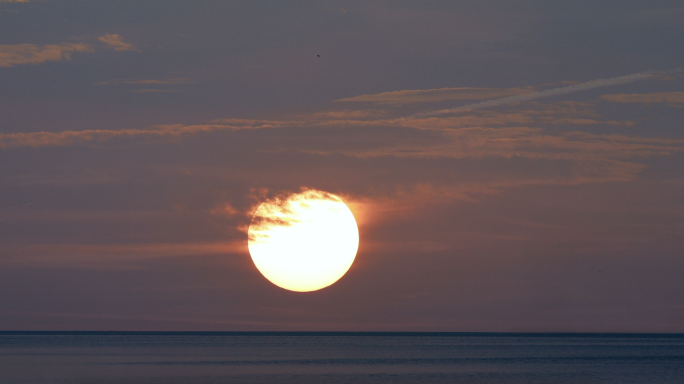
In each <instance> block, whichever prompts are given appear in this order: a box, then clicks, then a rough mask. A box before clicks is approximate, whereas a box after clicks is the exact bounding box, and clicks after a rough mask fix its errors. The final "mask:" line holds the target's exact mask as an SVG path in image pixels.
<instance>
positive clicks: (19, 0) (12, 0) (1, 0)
mask: <svg viewBox="0 0 684 384" xmlns="http://www.w3.org/2000/svg"><path fill="white" fill-rule="evenodd" d="M30 2H31V1H30V0H0V3H30Z"/></svg>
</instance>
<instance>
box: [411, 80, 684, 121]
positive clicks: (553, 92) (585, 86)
mask: <svg viewBox="0 0 684 384" xmlns="http://www.w3.org/2000/svg"><path fill="white" fill-rule="evenodd" d="M680 70H682V68H676V69H673V70H669V71H660V72H656V71H645V72H640V73H634V74H631V75H626V76H620V77H612V78H610V79H598V80H592V81H588V82H586V83H580V84H574V85H568V86H566V87H560V88H553V89H546V90H543V91H538V92H532V93H527V94H523V95H515V96H508V97H502V98H499V99H494V100H487V101H483V102H480V103H473V104H467V105H464V106H461V107H456V108H448V109H440V110H437V111H431V112H421V113H419V114H417V115H420V116H437V115H443V114H449V113H458V112H463V111H471V110H474V109H481V108H487V107H495V106H499V105H504V104H511V103H519V102H523V101H531V100H536V99H541V98H545V97H551V96H557V95H564V94H568V93H573V92H580V91H586V90H590V89H594V88H602V87H609V86H613V85H619V84H627V83H631V82H634V81H639V80H645V79H648V78H651V77H653V76H655V75H667V74H672V73H675V72H678V71H680Z"/></svg>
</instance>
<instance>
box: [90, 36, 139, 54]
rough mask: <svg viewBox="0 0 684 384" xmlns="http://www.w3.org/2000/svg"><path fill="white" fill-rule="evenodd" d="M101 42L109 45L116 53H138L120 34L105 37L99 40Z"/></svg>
mask: <svg viewBox="0 0 684 384" xmlns="http://www.w3.org/2000/svg"><path fill="white" fill-rule="evenodd" d="M97 39H98V40H100V41H101V42H103V43H105V44H107V45H108V46H109V47H110V48H112V49H114V50H115V51H138V49H136V48H135V46H134V45H133V44H129V43H126V42H124V41H123V37H122V36H121V35H119V34H116V33H112V34H107V35H103V36H100V37H98V38H97Z"/></svg>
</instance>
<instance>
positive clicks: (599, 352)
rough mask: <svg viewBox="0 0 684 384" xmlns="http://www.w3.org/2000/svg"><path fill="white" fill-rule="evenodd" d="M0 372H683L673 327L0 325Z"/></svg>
mask: <svg viewBox="0 0 684 384" xmlns="http://www.w3.org/2000/svg"><path fill="white" fill-rule="evenodd" d="M0 383H3V384H5V383H8V384H9V383H66V384H74V383H78V384H86V383H88V384H90V383H93V384H96V383H112V384H114V383H116V384H123V383H126V384H128V383H131V384H151V383H159V384H162V383H163V384H190V383H211V384H214V383H303V384H308V383H361V384H363V383H485V384H486V383H547V384H554V383H573V384H574V383H577V384H579V383H583V384H586V383H620V384H624V383H649V384H654V383H673V384H674V383H678V384H681V383H684V335H682V334H680V335H635V334H630V335H616V334H612V335H604V334H494V333H491V334H477V333H470V334H468V333H466V334H463V333H427V334H426V333H220V332H216V333H215V332H208V333H194V332H189V333H182V332H181V333H106V332H104V333H102V332H82V333H79V332H0Z"/></svg>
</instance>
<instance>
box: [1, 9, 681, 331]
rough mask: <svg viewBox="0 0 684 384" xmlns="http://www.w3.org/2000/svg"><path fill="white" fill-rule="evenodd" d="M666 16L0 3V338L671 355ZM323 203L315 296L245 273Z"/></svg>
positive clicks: (674, 21)
mask: <svg viewBox="0 0 684 384" xmlns="http://www.w3.org/2000/svg"><path fill="white" fill-rule="evenodd" d="M682 20H684V3H683V2H682V1H681V0H672V1H626V0H620V1H617V0H616V1H612V0H610V1H588V0H587V1H584V0H573V1H542V0H523V1H515V2H510V1H503V0H477V1H475V0H473V1H446V0H445V1H335V0H327V1H326V0H319V1H314V0H306V1H305V0H303V1H287V2H286V1H261V0H254V1H202V2H195V1H172V2H171V1H115V2H112V1H70V2H61V1H55V0H30V1H29V0H23V1H18V0H14V1H8V0H0V329H2V330H198V331H202V330H217V331H256V330H272V331H289V330H293V331H294V330H296V331H322V330H326V331H535V332H537V331H538V332H549V331H563V332H564V331H568V332H574V331H581V332H584V331H590V332H684V125H683V122H682V121H683V118H684V108H683V107H684V23H683V22H682ZM302 188H313V189H318V190H322V191H327V192H330V193H333V194H335V195H337V196H340V197H341V198H342V199H344V201H345V202H347V203H348V205H349V206H350V208H351V209H352V211H353V213H354V214H355V216H356V219H357V222H358V224H359V231H360V246H359V252H358V255H357V257H356V261H355V263H354V264H353V265H352V267H351V269H350V270H349V272H348V273H347V274H346V275H345V276H344V277H343V278H342V279H341V280H339V281H338V282H337V283H335V284H334V285H332V286H330V287H328V288H325V289H323V290H320V291H316V292H310V293H295V292H290V291H286V290H283V289H281V288H278V287H276V286H275V285H273V284H271V283H270V282H269V281H268V280H266V279H265V278H264V277H263V276H262V275H261V274H260V273H259V271H258V270H257V269H256V267H255V266H254V263H253V262H252V260H251V258H250V256H249V253H248V251H247V233H246V228H247V227H248V225H249V222H250V217H251V215H252V213H253V212H254V210H255V209H256V207H257V206H258V204H259V203H260V202H261V201H263V200H264V199H266V198H269V197H274V196H277V195H279V194H282V193H287V192H298V191H300V190H301V189H302Z"/></svg>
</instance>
